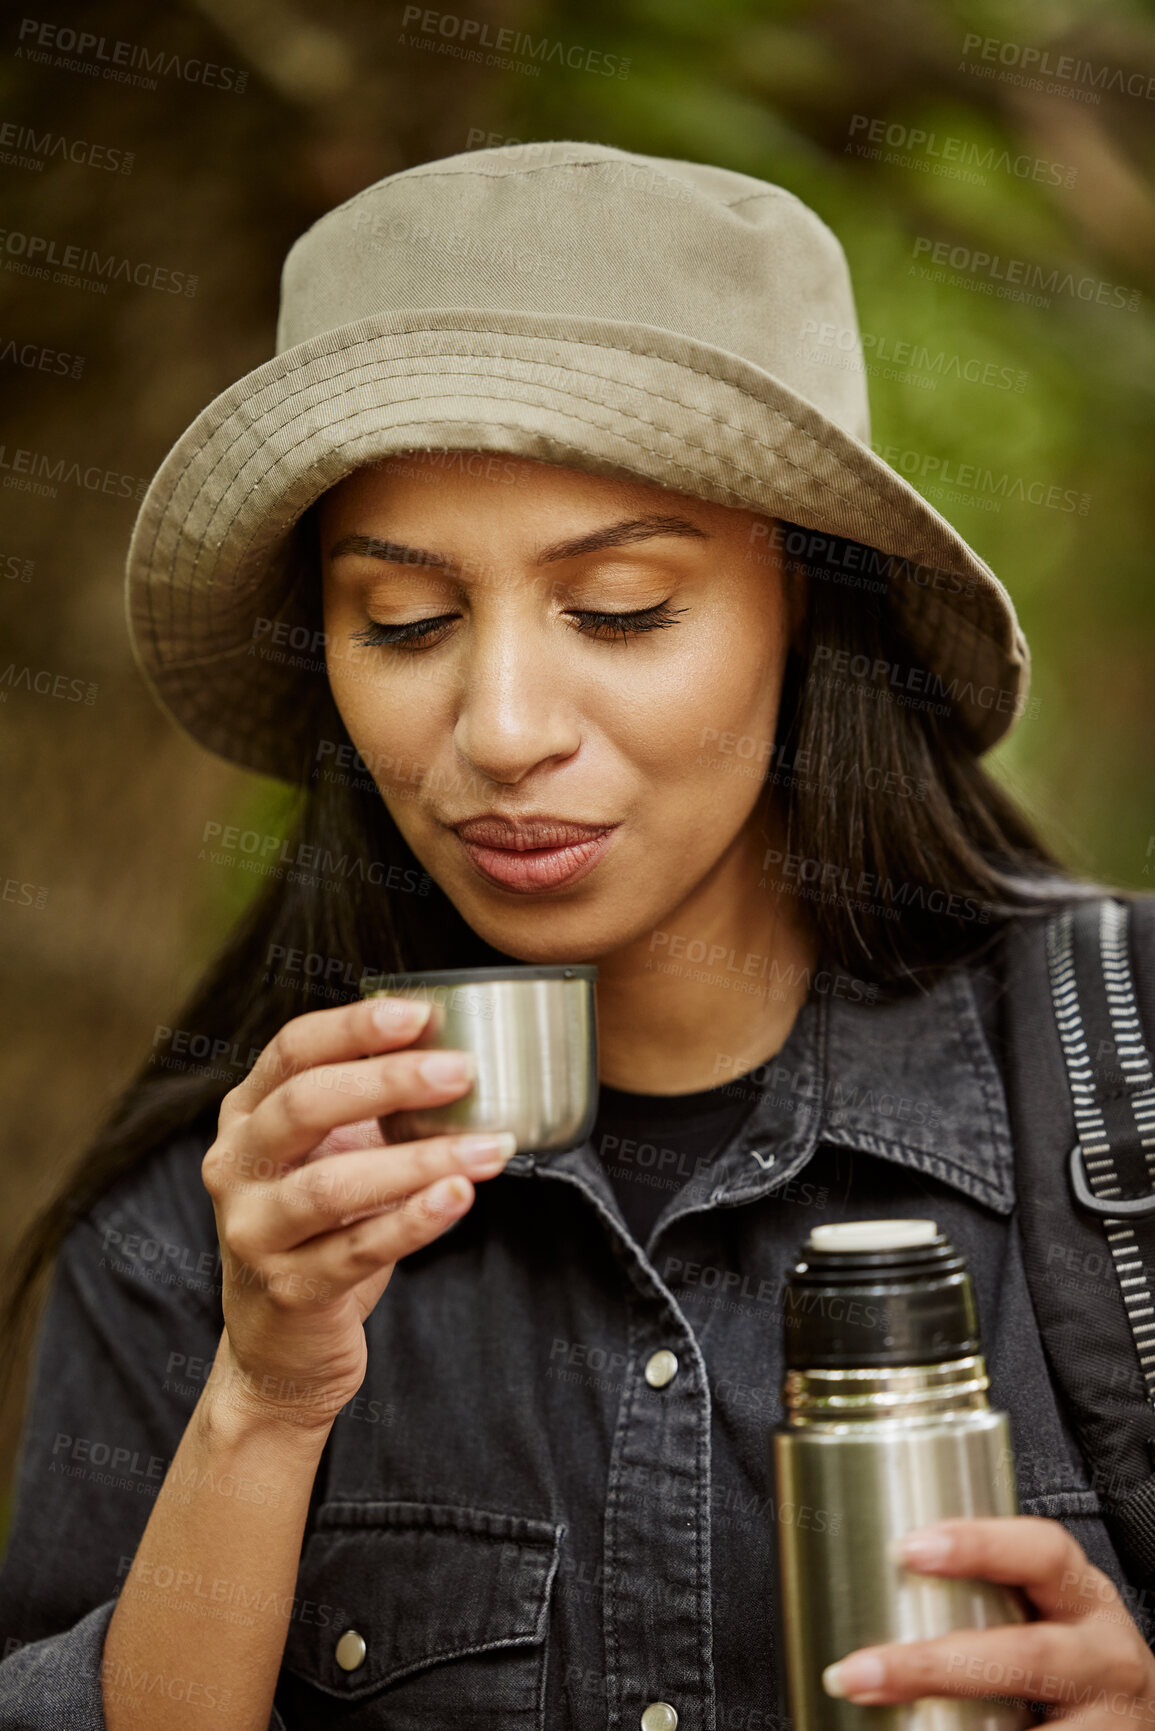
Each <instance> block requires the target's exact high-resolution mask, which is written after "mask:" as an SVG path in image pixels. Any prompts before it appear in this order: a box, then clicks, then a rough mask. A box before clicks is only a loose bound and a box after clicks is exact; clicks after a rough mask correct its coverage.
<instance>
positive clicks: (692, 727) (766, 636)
mask: <svg viewBox="0 0 1155 1731" xmlns="http://www.w3.org/2000/svg"><path fill="white" fill-rule="evenodd" d="M785 656H786V646H785V642H784V641H783V639H782V637H781V634H780V633H779V632H777V631H776V630H775V629H774V626H773V622H772V621H766V622H763V621H759V620H755V621H754V622H753V623H752V628H750V629H747V630H736V629H735V628H734V626H733V624H732V622H730V621H726V622H724V623H723V624H721V625H720V627H719V628H718V629H717V630H716V631H712V632H706V633H703V634H702V635H701V636H700V637H699V638H698V640H697V641H696V642H694V643H693V644H688V645H687V648H686V653H685V655H684V656H682V657H679V658H678V660H677V661H676V662H675V663H674V664H672V665H670V666H669V667H666V668H664V669H663V670H662V673H661V676H660V677H659V678H656V679H655V681H654V682H653V684H652V685H650V686H649V687H647V686H645V685H639V686H638V687H637V688H636V689H635V690H633V691H632V693H630V694H628V696H627V698H626V700H625V701H624V702H623V704H622V706H621V713H622V715H623V717H624V718H625V719H626V720H627V722H629V721H631V720H632V722H633V726H632V728H631V731H632V732H633V734H634V737H635V738H638V737H640V736H641V734H642V733H643V732H644V735H645V738H646V741H647V747H648V748H651V747H652V763H651V764H650V767H651V768H652V769H653V770H654V772H655V774H660V775H662V776H663V777H670V776H672V777H673V778H674V779H677V780H681V779H683V778H684V777H685V775H686V773H687V771H688V770H694V769H697V770H700V769H701V767H702V766H701V764H700V763H699V761H698V760H699V756H700V754H701V753H702V752H711V753H716V752H717V751H718V749H719V741H720V740H722V739H725V740H726V741H727V746H728V749H729V750H730V752H731V753H733V752H734V751H735V750H736V749H737V748H738V742H741V744H740V751H741V755H742V756H743V757H745V758H748V759H758V760H760V761H761V762H763V763H765V761H766V758H767V757H768V756H769V754H770V752H771V751H772V749H773V740H774V732H775V725H776V722H777V717H778V702H779V697H780V693H781V687H782V675H783V669H784V664H785ZM646 755H647V758H649V757H650V756H651V751H650V750H649V749H647V752H646Z"/></svg>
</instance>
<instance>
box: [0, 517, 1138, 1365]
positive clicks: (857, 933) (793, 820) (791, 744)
mask: <svg viewBox="0 0 1155 1731" xmlns="http://www.w3.org/2000/svg"><path fill="white" fill-rule="evenodd" d="M783 528H784V529H785V530H786V531H792V530H793V526H792V525H789V524H785V525H783ZM797 533H798V534H800V535H801V534H802V533H803V532H802V531H798V532H797ZM787 544H789V540H788V542H787ZM830 545H831V551H830V553H829V554H828V555H827V557H826V558H825V559H820V560H818V561H817V562H815V560H814V559H813V558H811V559H810V561H809V562H808V564H807V566H806V575H807V577H808V579H809V607H808V615H807V622H806V628H805V642H804V643H803V645H802V647H801V648H800V649H798V650H792V651H791V652H790V655H789V657H788V661H787V668H786V677H785V683H784V688H783V693H782V701H781V705H780V710H779V723H778V730H777V737H776V739H775V741H774V742H773V751H772V752H771V753H770V754H769V760H768V761H767V762H765V764H764V780H765V788H766V795H767V797H769V798H771V799H774V800H776V801H777V802H778V809H779V812H780V813H781V818H782V823H781V833H782V834H783V835H784V837H785V841H784V844H783V846H782V847H781V848H779V849H777V850H772V851H776V852H777V854H778V855H779V857H778V858H777V859H772V860H770V861H769V865H770V867H771V869H773V870H774V873H775V875H776V876H781V877H782V879H783V882H784V883H785V885H786V887H788V888H790V887H792V888H793V889H794V890H795V893H797V894H799V895H803V896H805V897H806V898H807V907H808V912H809V916H810V919H811V921H812V923H813V927H814V930H815V933H816V936H817V943H818V953H819V956H820V959H821V962H822V965H823V966H826V967H837V968H840V969H842V970H845V971H846V972H848V973H850V974H852V975H854V976H856V977H857V978H858V979H861V980H865V981H868V982H872V983H875V984H877V985H878V986H879V987H880V988H881V989H882V990H883V991H884V992H887V993H893V992H900V991H909V990H916V989H918V988H919V987H920V986H922V985H926V984H929V983H930V982H932V981H933V980H934V979H935V978H936V977H937V976H938V975H939V974H941V973H942V972H943V971H944V970H945V969H947V968H949V967H951V966H954V965H955V964H957V963H958V962H959V961H960V960H962V959H963V958H965V957H969V956H973V955H978V954H980V953H981V952H982V951H983V950H984V948H985V947H986V946H987V945H988V944H989V943H990V941H991V939H992V936H993V934H994V932H995V931H996V930H997V927H998V925H999V923H1000V922H1001V921H1002V920H1004V919H1005V918H1007V917H1009V916H1010V915H1012V914H1019V915H1021V914H1024V913H1025V914H1032V913H1041V912H1045V911H1049V910H1050V909H1051V908H1052V907H1054V906H1055V905H1056V902H1057V901H1062V900H1070V899H1075V898H1078V897H1081V896H1082V895H1086V894H1094V893H1101V886H1097V885H1091V884H1087V883H1083V882H1079V881H1078V880H1077V879H1076V878H1075V877H1074V876H1072V875H1071V874H1070V873H1069V872H1068V871H1066V870H1065V869H1064V868H1063V867H1062V866H1061V865H1060V864H1059V862H1058V861H1057V860H1056V859H1055V858H1054V857H1053V856H1052V854H1051V853H1050V852H1049V850H1048V849H1047V848H1046V847H1045V845H1044V844H1043V842H1042V841H1041V840H1040V839H1039V837H1038V836H1037V834H1036V833H1035V830H1034V828H1033V826H1032V824H1031V823H1030V821H1029V820H1028V819H1027V817H1026V816H1025V815H1024V814H1023V812H1022V811H1021V810H1020V809H1019V807H1018V806H1017V804H1016V803H1015V802H1014V800H1012V799H1011V798H1010V797H1009V796H1008V794H1007V793H1006V792H1005V791H1004V790H1003V789H1002V788H1001V787H1000V785H999V783H998V782H997V781H995V780H994V779H993V777H992V776H991V775H990V774H989V773H988V771H987V770H985V769H984V768H983V766H982V764H981V762H980V761H979V756H978V753H977V750H976V744H975V741H974V739H973V738H972V737H970V736H969V735H968V732H967V729H966V726H965V723H964V721H963V718H962V716H961V714H960V711H959V709H958V707H957V705H955V704H954V703H952V702H950V701H942V702H932V701H929V700H922V699H919V700H918V701H916V702H900V701H896V700H895V694H894V692H893V691H892V690H891V689H890V684H889V682H888V680H887V675H886V669H887V668H891V667H894V666H896V665H911V664H912V663H913V662H914V661H916V660H917V657H916V656H915V655H914V653H913V651H912V649H911V647H910V645H909V643H907V641H906V640H905V638H904V636H903V633H902V632H901V631H900V629H899V627H898V625H897V623H896V621H895V619H894V617H893V615H892V612H891V609H890V607H889V605H888V603H887V600H886V596H885V594H883V593H881V592H880V591H881V590H882V589H883V585H882V584H881V583H878V584H871V583H866V582H863V583H855V582H853V581H848V580H847V576H846V573H847V572H848V571H850V570H853V569H855V568H856V567H857V566H858V565H859V561H857V560H849V559H847V558H846V557H845V556H844V550H845V548H846V547H847V546H848V545H849V544H848V543H841V544H839V543H831V544H830ZM837 668H845V669H846V670H847V672H846V676H845V677H841V676H839V677H832V676H831V675H830V673H829V672H828V670H829V669H837ZM320 725H321V726H322V728H323V729H324V737H325V738H326V740H327V741H328V742H329V744H330V747H331V749H329V750H328V751H327V752H326V753H325V754H324V755H323V758H322V763H323V765H324V766H327V767H319V768H317V767H315V768H314V770H313V772H312V775H311V782H310V785H309V787H308V789H307V790H303V791H302V794H301V798H300V803H299V810H298V812H297V815H296V823H295V828H294V830H293V834H292V836H291V838H290V842H289V846H288V853H289V857H290V858H294V859H307V860H309V861H317V862H320V866H321V869H320V870H319V871H315V872H293V871H284V870H281V871H280V872H278V873H277V874H276V875H272V876H270V878H269V880H268V882H267V884H266V886H265V887H264V888H263V889H262V890H261V891H259V892H258V893H257V895H256V897H255V899H254V900H253V901H252V902H251V903H250V905H249V906H248V908H247V910H246V912H245V913H244V914H243V916H242V917H241V919H240V920H239V921H238V923H237V925H236V928H235V929H234V931H233V932H232V934H231V936H230V937H229V939H228V941H227V942H226V944H225V945H224V947H223V948H222V950H221V951H220V953H219V954H218V955H217V957H216V958H215V960H214V961H213V962H212V963H211V965H210V967H209V968H208V970H207V972H206V974H205V975H204V978H203V979H202V981H201V983H200V985H199V986H198V987H197V989H196V990H195V991H194V993H193V995H192V997H191V999H190V1000H189V1002H187V1003H186V1004H185V1005H184V1007H183V1008H182V1009H181V1011H180V1012H179V1013H178V1014H177V1015H176V1016H175V1017H174V1018H173V1028H172V1030H171V1032H169V1033H168V1034H167V1035H166V1036H165V1037H164V1038H163V1039H161V1040H159V1041H158V1043H157V1045H156V1047H155V1048H154V1050H153V1052H152V1053H151V1054H150V1056H149V1059H148V1061H147V1062H146V1063H145V1064H144V1065H143V1067H142V1069H141V1070H140V1072H139V1073H138V1075H137V1077H136V1078H135V1080H134V1081H133V1082H132V1083H131V1084H130V1086H129V1087H128V1088H127V1090H126V1091H125V1093H124V1095H123V1096H122V1098H121V1100H120V1102H119V1103H118V1105H117V1107H116V1108H115V1110H114V1111H113V1113H112V1115H111V1117H110V1118H109V1120H108V1121H107V1122H106V1124H105V1125H104V1126H103V1128H102V1129H101V1130H100V1132H99V1134H98V1135H97V1136H96V1138H95V1139H94V1141H93V1142H92V1143H91V1145H90V1146H89V1148H88V1149H87V1151H86V1152H85V1154H84V1156H83V1158H82V1159H81V1160H80V1162H79V1164H78V1165H77V1166H76V1168H75V1170H74V1171H73V1172H72V1173H71V1174H70V1176H69V1178H68V1180H67V1183H66V1184H65V1185H64V1186H62V1188H61V1189H60V1191H59V1193H58V1194H57V1195H56V1196H55V1197H54V1198H53V1199H52V1200H51V1201H50V1202H49V1203H48V1205H47V1206H46V1207H45V1208H44V1209H43V1210H42V1211H41V1213H40V1214H39V1215H38V1216H37V1217H36V1218H35V1219H34V1221H33V1222H32V1225H31V1227H30V1228H29V1230H28V1232H27V1234H26V1235H25V1237H24V1239H23V1241H22V1243H21V1245H20V1246H19V1248H18V1253H17V1255H16V1256H15V1258H14V1259H13V1262H12V1264H11V1267H10V1273H9V1278H8V1282H7V1292H6V1294H5V1295H4V1301H3V1312H2V1314H3V1317H4V1322H5V1324H6V1326H5V1340H6V1349H5V1356H4V1361H3V1372H2V1381H0V1386H4V1385H6V1384H7V1382H8V1380H9V1377H10V1375H11V1369H12V1365H13V1363H14V1361H15V1357H16V1354H17V1352H18V1339H19V1337H21V1336H22V1334H23V1330H24V1328H25V1327H27V1325H28V1320H29V1319H30V1316H31V1313H32V1308H33V1298H34V1296H35V1294H36V1293H37V1292H38V1290H39V1289H40V1287H41V1285H42V1283H43V1281H44V1279H45V1277H46V1275H47V1271H48V1269H49V1267H50V1265H51V1263H52V1260H53V1258H54V1256H55V1253H56V1251H57V1249H58V1247H59V1245H60V1243H61V1241H62V1239H63V1237H64V1236H65V1234H66V1233H67V1232H68V1230H69V1228H70V1227H71V1225H72V1224H73V1222H74V1221H76V1220H77V1219H78V1218H79V1217H80V1216H81V1215H83V1214H84V1213H85V1212H86V1211H87V1210H88V1209H90V1208H91V1207H92V1205H93V1204H94V1203H95V1202H96V1201H97V1199H98V1198H99V1197H100V1196H101V1195H102V1193H103V1192H104V1191H105V1190H106V1189H107V1188H108V1187H109V1186H110V1185H111V1184H112V1183H113V1181H114V1180H116V1179H117V1178H119V1177H121V1176H122V1175H123V1174H125V1173H126V1172H128V1170H129V1169H130V1168H131V1167H133V1166H134V1165H135V1164H136V1162H137V1161H139V1160H141V1159H143V1158H144V1156H145V1155H146V1154H148V1153H149V1152H150V1151H152V1150H154V1149H156V1148H157V1147H158V1146H159V1145H160V1144H161V1143H162V1142H164V1141H165V1140H166V1139H167V1138H168V1137H169V1136H171V1135H172V1134H173V1133H174V1132H176V1131H177V1130H179V1129H181V1128H188V1127H195V1126H198V1125H203V1126H204V1128H205V1129H206V1130H207V1131H208V1132H209V1134H210V1135H211V1132H212V1129H213V1127H214V1126H215V1121H216V1114H217V1112H218V1110H219V1106H220V1101H221V1099H222V1097H223V1096H224V1094H225V1093H227V1092H228V1090H229V1089H230V1088H232V1087H233V1086H235V1084H236V1083H237V1082H238V1081H239V1080H240V1079H241V1077H242V1076H243V1074H244V1073H245V1070H246V1069H247V1068H248V1067H249V1065H250V1064H251V1063H252V1062H253V1061H254V1060H255V1058H256V1055H257V1053H258V1052H259V1051H260V1050H261V1048H262V1047H264V1046H265V1045H267V1043H268V1042H269V1040H270V1039H271V1038H272V1037H273V1035H274V1034H275V1033H276V1032H277V1030H278V1029H279V1028H280V1027H281V1026H282V1024H283V1023H284V1022H286V1021H287V1020H288V1019H289V1018H290V1017H292V1016H296V1015H300V1014H302V1013H303V1012H304V1011H306V1010H310V1009H318V1008H322V1007H324V1006H325V1005H327V1004H331V1003H339V1002H347V1001H349V1000H351V999H353V998H355V997H356V996H357V995H358V989H359V984H360V980H361V977H362V976H363V974H365V973H372V972H380V971H396V972H404V971H406V970H414V971H420V970H424V969H428V968H444V967H472V966H480V965H484V964H485V963H493V962H503V963H508V962H509V961H511V960H512V959H513V958H510V957H508V956H503V955H501V953H500V952H499V951H497V950H495V949H493V948H492V946H490V945H489V944H487V943H486V942H485V941H484V940H483V939H481V938H480V937H479V936H478V935H477V933H475V932H474V931H473V930H472V929H471V928H470V927H469V926H468V925H467V924H466V922H465V921H464V919H463V918H462V917H461V915H460V914H459V913H458V912H457V910H456V908H455V907H454V906H453V904H452V902H450V900H449V899H448V897H447V896H446V895H445V894H444V893H443V891H441V890H440V889H439V887H438V886H437V884H436V883H434V882H433V881H432V880H431V879H430V878H428V877H427V876H426V874H425V873H424V872H423V871H422V868H421V865H420V862H419V861H418V860H417V859H416V858H415V857H414V855H413V853H412V851H411V850H410V848H409V847H408V845H407V844H406V842H405V841H404V839H403V838H402V836H401V833H400V831H399V830H398V828H397V826H396V824H395V823H394V822H393V820H392V819H391V817H390V816H389V813H388V811H387V809H386V807H385V804H384V802H383V800H382V798H381V795H380V793H379V791H378V789H377V787H376V786H375V784H374V782H373V780H372V777H371V775H370V774H369V772H368V769H367V767H365V766H363V765H361V760H359V759H358V758H357V756H356V753H355V749H354V747H353V744H352V741H351V740H350V739H349V737H348V735H347V733H346V731H345V728H344V726H343V724H342V722H341V718H340V716H339V715H338V713H337V710H336V707H335V705H333V703H332V701H331V698H330V699H329V700H328V703H327V708H326V706H325V704H324V701H323V702H322V712H321V723H320ZM718 763H719V768H720V769H725V768H727V767H729V768H730V769H736V768H744V767H746V766H744V765H743V763H742V758H741V742H738V746H737V753H736V755H734V754H732V755H731V757H730V758H729V759H728V760H726V761H724V760H723V759H722V758H721V757H719V759H718ZM335 765H337V766H347V767H334V766H335ZM758 773H759V774H762V773H763V770H762V768H760V769H759V770H758ZM350 865H352V866H353V867H355V868H356V869H355V870H350ZM365 882H368V883H369V884H370V885H372V886H374V887H372V889H371V892H370V893H367V894H358V893H357V888H358V886H359V885H360V884H362V883H365ZM387 885H388V886H392V888H386V887H383V886H387ZM1114 893H1118V892H1114Z"/></svg>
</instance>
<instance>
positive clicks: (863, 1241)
mask: <svg viewBox="0 0 1155 1731" xmlns="http://www.w3.org/2000/svg"><path fill="white" fill-rule="evenodd" d="M937 1237H938V1226H937V1225H936V1223H935V1222H934V1221H933V1220H839V1221H836V1222H835V1223H834V1225H832V1226H815V1227H814V1228H813V1229H812V1231H811V1233H810V1237H809V1238H808V1239H807V1240H806V1245H805V1248H806V1249H807V1250H907V1249H909V1248H910V1247H911V1246H912V1245H915V1244H930V1243H931V1242H932V1241H933V1240H934V1239H935V1238H937Z"/></svg>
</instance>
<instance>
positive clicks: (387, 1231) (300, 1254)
mask: <svg viewBox="0 0 1155 1731" xmlns="http://www.w3.org/2000/svg"><path fill="white" fill-rule="evenodd" d="M474 1195H475V1191H474V1188H473V1185H472V1183H471V1182H470V1180H469V1179H468V1178H466V1177H464V1176H463V1174H461V1173H456V1174H454V1175H453V1176H452V1177H449V1178H443V1179H439V1180H438V1182H437V1183H436V1184H432V1185H430V1186H428V1188H427V1189H425V1190H419V1191H416V1192H415V1193H414V1194H413V1195H411V1196H407V1197H405V1198H404V1199H403V1200H402V1201H401V1202H399V1203H398V1205H397V1207H396V1208H392V1209H390V1210H389V1212H388V1213H385V1214H374V1215H371V1216H370V1217H369V1218H368V1219H364V1220H357V1221H354V1222H353V1224H352V1225H350V1226H345V1227H342V1228H341V1229H340V1230H338V1231H334V1232H327V1233H324V1234H323V1235H322V1236H321V1237H319V1238H316V1239H313V1240H311V1241H310V1242H309V1243H308V1244H305V1245H302V1246H301V1247H300V1248H299V1249H296V1250H293V1251H290V1252H289V1253H288V1254H287V1255H286V1256H284V1257H272V1258H269V1259H266V1260H265V1261H263V1262H261V1263H260V1264H259V1265H258V1267H257V1270H256V1271H255V1273H254V1278H255V1279H257V1280H259V1282H260V1284H261V1286H262V1287H263V1288H264V1289H265V1290H266V1291H268V1292H269V1293H270V1294H271V1295H272V1296H273V1297H274V1298H275V1299H276V1301H277V1302H278V1303H279V1304H280V1305H282V1306H283V1307H285V1308H294V1307H297V1306H301V1307H305V1308H308V1307H310V1306H313V1305H315V1304H317V1303H323V1304H331V1303H333V1302H334V1300H335V1299H337V1298H339V1297H340V1296H341V1295H342V1294H343V1293H345V1292H347V1291H348V1290H349V1288H350V1287H353V1286H357V1285H359V1284H360V1283H361V1281H363V1280H366V1279H367V1278H369V1277H370V1276H371V1275H374V1274H378V1273H380V1272H381V1270H382V1269H384V1268H390V1267H391V1266H392V1265H393V1263H395V1262H399V1261H400V1260H401V1258H402V1257H404V1256H409V1255H411V1254H412V1253H413V1251H415V1250H420V1249H422V1248H423V1247H424V1246H425V1245H426V1244H430V1243H432V1241H433V1240H434V1239H435V1238H437V1237H438V1236H439V1235H440V1234H441V1233H442V1232H444V1231H445V1229H446V1228H447V1227H448V1226H450V1225H451V1224H452V1223H453V1221H455V1220H457V1219H458V1218H459V1217H460V1216H461V1215H462V1214H464V1213H465V1212H466V1210H467V1209H468V1208H469V1207H470V1206H471V1204H472V1202H473V1198H474ZM242 1278H246V1276H242Z"/></svg>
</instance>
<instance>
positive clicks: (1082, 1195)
mask: <svg viewBox="0 0 1155 1731" xmlns="http://www.w3.org/2000/svg"><path fill="white" fill-rule="evenodd" d="M1082 1153H1083V1144H1082V1143H1081V1142H1076V1143H1075V1146H1074V1147H1073V1148H1072V1149H1071V1153H1070V1156H1069V1159H1068V1163H1067V1170H1068V1172H1069V1173H1070V1178H1071V1189H1072V1190H1073V1191H1074V1192H1075V1200H1076V1201H1077V1202H1078V1204H1079V1206H1080V1207H1081V1208H1085V1209H1086V1210H1087V1213H1088V1214H1098V1215H1099V1216H1100V1217H1101V1218H1103V1219H1105V1220H1136V1219H1141V1218H1142V1217H1143V1216H1144V1215H1147V1214H1155V1193H1152V1194H1151V1195H1148V1196H1117V1197H1114V1198H1113V1199H1109V1198H1107V1197H1104V1196H1096V1195H1095V1193H1094V1192H1093V1190H1092V1189H1091V1187H1090V1185H1089V1184H1088V1183H1087V1174H1086V1171H1085V1170H1084V1167H1083V1160H1082Z"/></svg>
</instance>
